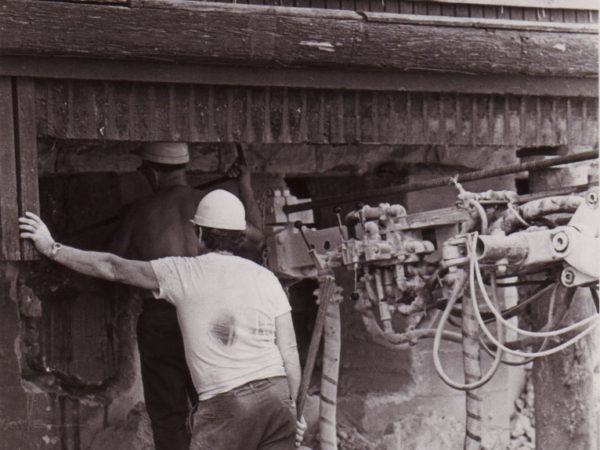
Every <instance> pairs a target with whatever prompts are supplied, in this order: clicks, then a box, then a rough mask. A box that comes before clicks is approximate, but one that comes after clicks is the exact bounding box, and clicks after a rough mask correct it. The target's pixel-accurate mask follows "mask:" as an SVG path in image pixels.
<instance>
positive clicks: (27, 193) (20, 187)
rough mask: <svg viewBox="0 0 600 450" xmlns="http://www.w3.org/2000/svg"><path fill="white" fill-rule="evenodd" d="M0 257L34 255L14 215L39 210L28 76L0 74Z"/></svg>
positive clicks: (32, 98) (32, 99) (14, 258)
mask: <svg viewBox="0 0 600 450" xmlns="http://www.w3.org/2000/svg"><path fill="white" fill-rule="evenodd" d="M0 98H2V99H4V100H3V101H2V102H0V260H5V261H17V260H29V259H34V258H36V257H37V253H36V252H35V250H34V249H33V247H32V246H31V244H29V243H24V242H21V240H20V239H19V227H18V222H17V219H18V217H19V215H20V214H23V213H24V212H25V211H32V212H35V213H39V192H38V175H37V173H38V171H37V164H38V163H37V144H36V127H35V92H34V84H33V80H31V79H21V78H13V79H11V78H9V77H0Z"/></svg>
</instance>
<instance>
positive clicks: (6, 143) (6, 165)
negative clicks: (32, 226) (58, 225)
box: [0, 77, 21, 261]
mask: <svg viewBox="0 0 600 450" xmlns="http://www.w3.org/2000/svg"><path fill="white" fill-rule="evenodd" d="M0 98H1V99H2V101H0V260H8V261H16V260H19V259H20V258H21V250H20V247H19V227H18V223H17V217H18V215H19V205H18V203H17V165H16V161H15V127H14V110H13V101H12V99H13V92H12V80H11V79H10V78H9V77H0Z"/></svg>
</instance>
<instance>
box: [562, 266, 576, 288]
mask: <svg viewBox="0 0 600 450" xmlns="http://www.w3.org/2000/svg"><path fill="white" fill-rule="evenodd" d="M560 281H561V282H562V284H563V285H564V286H571V285H572V284H573V283H574V282H575V273H574V272H573V271H572V270H571V269H565V270H563V271H562V273H561V274H560Z"/></svg>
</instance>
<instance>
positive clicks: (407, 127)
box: [36, 80, 598, 145]
mask: <svg viewBox="0 0 600 450" xmlns="http://www.w3.org/2000/svg"><path fill="white" fill-rule="evenodd" d="M36 107H37V113H36V114H37V128H38V136H40V137H56V138H60V139H94V140H96V139H99V140H121V141H142V140H182V141H189V142H247V143H253V142H256V143H311V144H344V143H345V144H355V143H375V144H441V145H444V144H447V145H554V144H573V145H583V144H590V145H593V144H595V143H596V142H597V140H598V100H597V98H593V97H590V98H579V97H551V98H550V97H539V96H514V95H511V96H500V95H469V94H448V93H437V94H436V93H415V92H410V93H409V92H378V91H359V90H326V89H299V88H293V89H292V88H269V87H227V86H200V85H183V84H178V85H175V84H172V85H168V84H151V83H125V82H123V83H106V82H92V81H59V80H38V81H37V82H36Z"/></svg>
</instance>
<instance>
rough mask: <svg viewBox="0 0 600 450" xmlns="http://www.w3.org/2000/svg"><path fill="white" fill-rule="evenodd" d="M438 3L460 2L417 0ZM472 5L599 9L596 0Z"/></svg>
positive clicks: (476, 1)
mask: <svg viewBox="0 0 600 450" xmlns="http://www.w3.org/2000/svg"><path fill="white" fill-rule="evenodd" d="M415 1H432V2H436V3H460V2H458V1H457V0H415ZM468 3H470V4H472V5H487V6H514V7H521V8H559V9H585V10H594V9H598V4H597V3H596V2H595V1H594V0H469V1H468Z"/></svg>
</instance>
